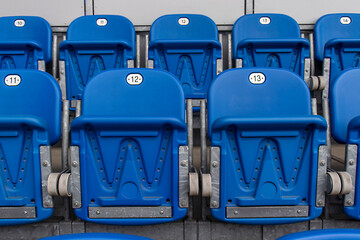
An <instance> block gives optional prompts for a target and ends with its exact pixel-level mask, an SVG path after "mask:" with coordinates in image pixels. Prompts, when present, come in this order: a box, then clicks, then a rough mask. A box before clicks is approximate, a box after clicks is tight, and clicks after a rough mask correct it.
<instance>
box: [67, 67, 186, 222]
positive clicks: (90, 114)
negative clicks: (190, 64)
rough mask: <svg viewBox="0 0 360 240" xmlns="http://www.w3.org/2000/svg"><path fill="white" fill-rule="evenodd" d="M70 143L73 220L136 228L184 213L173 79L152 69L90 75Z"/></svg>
mask: <svg viewBox="0 0 360 240" xmlns="http://www.w3.org/2000/svg"><path fill="white" fill-rule="evenodd" d="M71 140H72V144H71V148H70V152H71V158H70V159H71V182H72V184H73V186H72V200H73V207H74V208H75V213H76V215H77V216H78V217H79V218H81V219H83V220H85V221H91V222H97V223H105V224H121V225H142V224H154V223H162V222H169V221H174V220H177V219H180V218H183V217H185V215H186V214H187V207H188V191H189V190H188V188H189V182H188V181H189V180H188V148H187V146H186V145H187V134H186V124H185V99H184V93H183V91H182V88H181V86H180V84H179V83H178V81H177V79H176V78H175V77H174V76H173V75H171V74H169V73H167V72H165V71H159V70H153V69H121V70H109V71H105V72H103V73H101V74H98V75H97V76H95V77H94V78H93V79H92V80H90V82H89V83H88V84H87V86H86V87H85V90H84V96H83V101H82V114H81V116H80V117H77V118H75V119H74V121H73V122H72V125H71Z"/></svg>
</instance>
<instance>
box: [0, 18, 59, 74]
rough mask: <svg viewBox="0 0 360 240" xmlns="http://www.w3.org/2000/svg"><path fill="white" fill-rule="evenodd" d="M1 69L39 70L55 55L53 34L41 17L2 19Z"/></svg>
mask: <svg viewBox="0 0 360 240" xmlns="http://www.w3.org/2000/svg"><path fill="white" fill-rule="evenodd" d="M0 32H1V34H0V59H1V64H0V68H1V69H14V68H16V69H38V61H45V62H49V61H50V60H51V56H52V53H51V52H52V31H51V27H50V24H49V23H48V22H47V21H46V20H45V19H43V18H41V17H32V16H13V17H0Z"/></svg>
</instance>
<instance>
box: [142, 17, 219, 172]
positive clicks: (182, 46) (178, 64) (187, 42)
mask: <svg viewBox="0 0 360 240" xmlns="http://www.w3.org/2000/svg"><path fill="white" fill-rule="evenodd" d="M149 35H150V41H149V55H148V58H149V61H148V67H149V68H155V69H163V70H166V71H169V72H171V73H172V74H174V75H175V76H176V77H177V78H178V79H179V80H178V81H179V82H180V84H181V85H182V88H183V90H184V93H185V98H186V99H187V115H186V116H187V121H186V122H187V125H188V136H189V140H188V141H189V152H190V157H191V158H192V152H193V150H192V149H193V147H192V146H193V128H194V127H197V128H200V131H201V133H200V134H201V141H200V142H201V153H202V154H201V158H202V160H201V161H202V169H204V168H205V166H206V100H205V99H207V92H208V89H209V86H210V83H211V81H212V80H213V79H214V78H215V77H216V75H217V74H218V73H220V72H221V71H222V59H221V43H220V42H219V36H218V29H217V26H216V24H215V23H214V22H213V21H212V20H211V19H210V18H209V17H207V16H204V15H197V14H173V15H165V16H162V17H160V18H158V19H156V20H155V21H154V22H153V24H152V25H151V29H150V34H149ZM199 110H200V121H196V122H200V127H198V126H195V125H194V124H193V122H195V121H194V120H193V116H194V114H193V111H195V112H199ZM190 162H191V165H192V160H190ZM191 168H192V166H191ZM195 178H196V176H195Z"/></svg>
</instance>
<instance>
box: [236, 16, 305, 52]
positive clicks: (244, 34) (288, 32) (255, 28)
mask: <svg viewBox="0 0 360 240" xmlns="http://www.w3.org/2000/svg"><path fill="white" fill-rule="evenodd" d="M300 37H301V34H300V27H299V25H298V23H297V22H296V21H295V20H294V19H293V18H291V17H290V16H287V15H284V14H276V13H269V14H266V13H258V14H249V15H244V16H242V17H240V18H239V19H238V20H237V21H236V22H235V24H234V27H233V34H232V38H233V49H234V50H235V49H236V46H237V43H239V42H241V41H243V40H246V39H249V38H257V39H267V38H283V39H289V38H300ZM234 54H235V53H234ZM234 57H235V55H234Z"/></svg>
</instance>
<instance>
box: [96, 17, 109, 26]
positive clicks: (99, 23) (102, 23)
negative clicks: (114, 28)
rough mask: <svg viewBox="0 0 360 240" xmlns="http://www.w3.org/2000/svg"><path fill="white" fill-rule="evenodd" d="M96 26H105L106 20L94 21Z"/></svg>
mask: <svg viewBox="0 0 360 240" xmlns="http://www.w3.org/2000/svg"><path fill="white" fill-rule="evenodd" d="M96 24H97V25H98V26H100V27H103V26H106V24H107V20H106V18H99V19H98V20H96Z"/></svg>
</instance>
